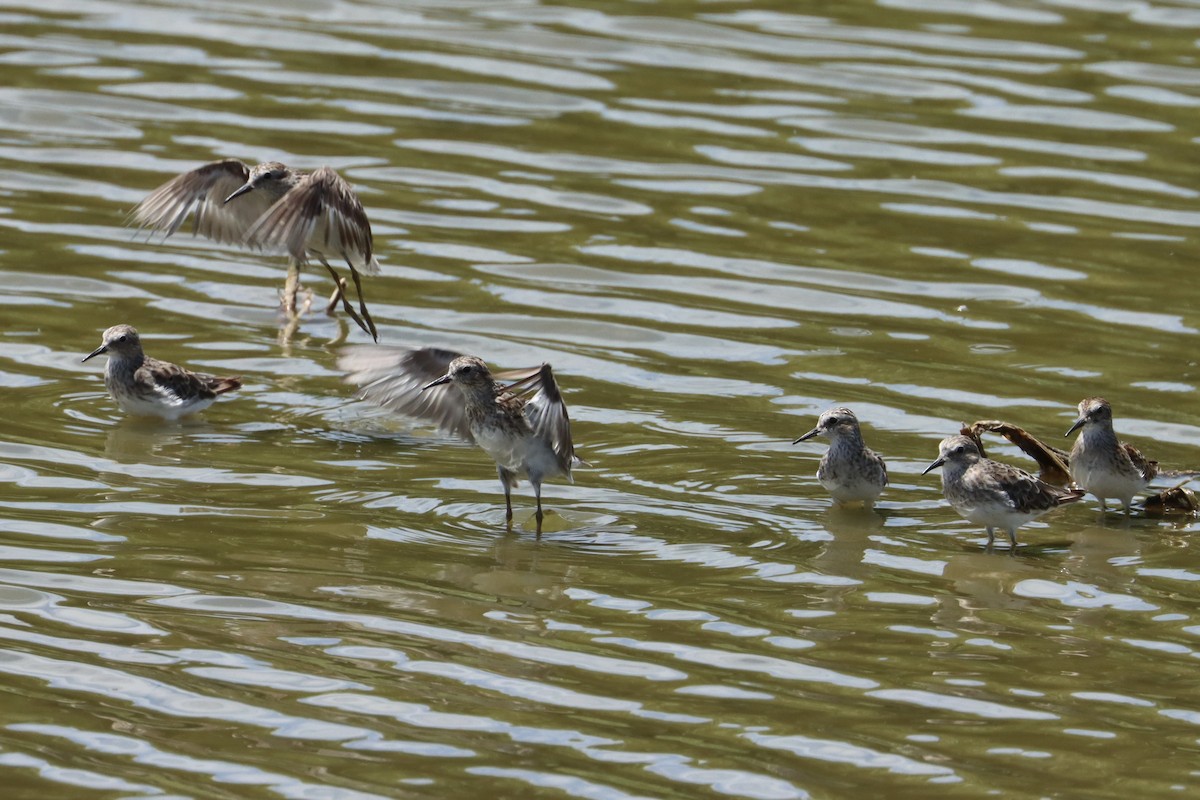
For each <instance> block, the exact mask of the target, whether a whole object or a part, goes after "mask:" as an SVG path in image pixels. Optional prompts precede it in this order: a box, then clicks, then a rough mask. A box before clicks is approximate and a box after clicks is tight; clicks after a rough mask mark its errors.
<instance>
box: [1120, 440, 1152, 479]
mask: <svg viewBox="0 0 1200 800" xmlns="http://www.w3.org/2000/svg"><path fill="white" fill-rule="evenodd" d="M1121 447H1123V448H1124V449H1125V454H1126V455H1128V456H1129V460H1130V461H1131V462H1133V468H1134V469H1136V470H1137V471H1138V474H1139V475H1141V476H1142V480H1144V481H1146V483H1149V482H1150V481H1152V480H1154V478H1155V476H1156V475H1158V462H1157V461H1151V460H1150V459H1148V458H1146V456H1145V455H1144V454H1143V453H1142V451H1141V450H1138V449H1137V448H1136V447H1134V446H1133V445H1131V444H1125V443H1124V442H1122V443H1121Z"/></svg>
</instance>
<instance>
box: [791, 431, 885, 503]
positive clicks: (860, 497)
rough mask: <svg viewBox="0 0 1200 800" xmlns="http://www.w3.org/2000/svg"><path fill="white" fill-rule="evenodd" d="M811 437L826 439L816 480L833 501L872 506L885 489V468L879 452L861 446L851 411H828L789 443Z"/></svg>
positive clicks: (859, 435) (861, 439)
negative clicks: (810, 428) (827, 444)
mask: <svg viewBox="0 0 1200 800" xmlns="http://www.w3.org/2000/svg"><path fill="white" fill-rule="evenodd" d="M814 436H828V437H829V450H827V451H826V453H825V455H824V456H822V457H821V463H820V465H818V467H817V480H818V481H820V482H821V485H822V486H824V487H825V488H826V489H827V490H828V491H829V493H830V494H831V495H833V499H834V502H836V503H838V504H839V505H841V504H844V503H857V502H860V501H861V502H862V504H863V506H864V507H866V508H871V507H872V506H874V505H875V499H876V498H877V497H879V494H880V493H881V492H882V491H883V487H884V486H887V482H888V477H887V467H886V466H884V463H883V458H881V457H880V455H879V454H878V453H876V452H875V451H874V450H872V449H871V448H869V447H867V446H866V445H865V444H863V438H862V431H860V430H859V428H858V417H856V416H854V412H853V411H851V410H850V409H848V408H831V409H829V410H828V411H826V412H825V413H823V414H821V416H820V418H818V419H817V427H815V428H813V429H812V430H811V431H809V432H808V433H806V434H804V435H803V436H800V437H798V438H797V439H796V440H795V441H793V442H792V444H799V443H800V442H803V441H806V440H808V439H811V438H813V437H814Z"/></svg>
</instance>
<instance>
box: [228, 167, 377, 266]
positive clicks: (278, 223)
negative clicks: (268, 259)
mask: <svg viewBox="0 0 1200 800" xmlns="http://www.w3.org/2000/svg"><path fill="white" fill-rule="evenodd" d="M245 242H246V244H247V245H249V246H251V247H256V248H259V249H262V250H268V251H279V252H285V253H288V254H290V255H291V256H292V257H293V258H295V259H296V260H298V261H305V260H307V255H308V253H309V252H310V251H315V252H317V253H319V254H321V255H322V256H323V257H325V258H327V259H329V258H333V259H337V260H344V261H346V262H347V263H348V264H350V265H351V266H353V267H354V269H356V270H360V271H362V272H365V273H367V274H368V275H374V274H376V273H378V272H379V262H378V261H376V260H375V256H374V254H373V252H372V248H373V246H374V239H373V238H372V236H371V223H370V221H369V220H368V219H367V212H366V211H364V210H363V207H362V203H361V202H359V200H358V195H356V194H355V193H354V189H352V188H351V187H350V184H348V183H346V181H345V180H343V179H342V176H341V175H338V174H337V173H336V172H334V171H333V170H332V169H330V168H329V167H321V168H320V169H318V170H317V171H315V172H312V173H310V174H308V175H305V176H304V177H303V178H301V179H300V182H299V183H297V184H296V185H295V186H293V187H292V188H291V189H290V190H289V191H288V193H287V194H285V195H284V196H283V197H282V198H280V200H279V202H278V203H276V204H275V205H273V206H272V207H271V208H270V210H269V211H268V212H267V213H266V214H264V215H263V216H262V217H260V218H259V219H258V220H257V221H255V222H254V224H253V225H252V226H250V228H249V230H247V231H246V235H245Z"/></svg>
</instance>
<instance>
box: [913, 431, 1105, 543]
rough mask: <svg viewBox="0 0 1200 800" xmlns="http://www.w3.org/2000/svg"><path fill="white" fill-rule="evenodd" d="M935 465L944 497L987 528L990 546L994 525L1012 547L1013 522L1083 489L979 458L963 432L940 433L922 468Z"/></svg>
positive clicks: (1036, 514)
mask: <svg viewBox="0 0 1200 800" xmlns="http://www.w3.org/2000/svg"><path fill="white" fill-rule="evenodd" d="M938 467H943V469H942V492H943V493H944V494H945V495H946V499H947V500H948V501H950V505H951V506H953V507H954V510H955V511H957V512H958V513H959V514H961V515H962V516H963V517H965V518H966V519H967V520H969V521H971V522H974V523H976V524H978V525H983V526H984V527H986V528H987V535H988V540H987V547H988V548H989V549H990V548H991V547H992V545H993V544H994V543H995V541H996V535H995V529H996V528H1003V529H1004V530H1006V531H1008V541H1009V542H1010V543H1011V544H1012V546H1013V548H1014V549H1015V548H1016V546H1017V528H1019V527H1021V526H1022V525H1024V524H1025V523H1026V522H1030V521H1032V520H1035V519H1037V518H1038V517H1040V516H1042V515H1043V514H1045V513H1046V512H1048V511H1051V510H1053V509H1055V508H1058V507H1059V506H1061V505H1066V504H1067V503H1074V502H1075V501H1076V500H1078V499H1079V498H1081V497H1083V495H1084V493H1083V492H1082V491H1081V490H1079V489H1060V488H1058V487H1057V486H1051V485H1050V484H1048V483H1045V482H1044V481H1041V480H1039V479H1038V478H1037V477H1035V476H1033V475H1030V474H1029V473H1028V472H1026V471H1025V470H1023V469H1017V468H1016V467H1012V466H1009V465H1008V464H1001V463H1000V462H999V461H992V460H991V459H989V458H984V457H983V454H982V453H980V452H979V448H978V447H977V446H976V445H975V442H973V441H971V440H970V439H968V438H967V437H966V436H950V437H948V438H946V439H942V442H941V444H940V445H938V459H937V461H934V462H933V463H932V464H930V465H929V466H928V467H926V468H925V471H924V472H922V473H921V474H922V475H924V474H926V473H928V472H930V471H931V470H935V469H937V468H938Z"/></svg>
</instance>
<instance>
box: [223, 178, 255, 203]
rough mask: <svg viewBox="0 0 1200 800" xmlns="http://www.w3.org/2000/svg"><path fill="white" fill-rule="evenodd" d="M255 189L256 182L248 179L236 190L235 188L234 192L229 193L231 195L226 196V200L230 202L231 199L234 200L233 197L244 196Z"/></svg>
mask: <svg viewBox="0 0 1200 800" xmlns="http://www.w3.org/2000/svg"><path fill="white" fill-rule="evenodd" d="M253 190H254V184H253V183H250V182H249V181H247V182H246V183H244V184H242V185H241V186H239V187H238V188H237V189H236V190H234V193H233V194H231V195H229V197H226V198H225V202H226V203H228V202H229V201H230V200H232V199H233V198H235V197H241V196H242V195H244V194H245V193H246V192H250V191H253Z"/></svg>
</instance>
